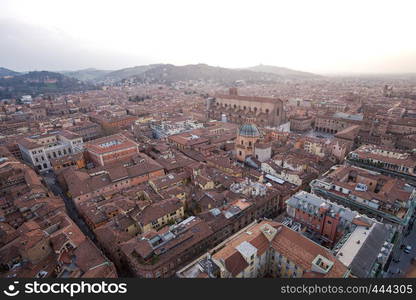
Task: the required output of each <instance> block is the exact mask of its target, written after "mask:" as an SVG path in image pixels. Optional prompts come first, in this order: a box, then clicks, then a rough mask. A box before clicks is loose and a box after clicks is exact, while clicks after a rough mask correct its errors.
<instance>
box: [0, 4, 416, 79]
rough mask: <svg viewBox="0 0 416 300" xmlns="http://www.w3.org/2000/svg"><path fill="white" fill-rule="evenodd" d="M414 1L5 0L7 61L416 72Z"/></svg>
mask: <svg viewBox="0 0 416 300" xmlns="http://www.w3.org/2000/svg"><path fill="white" fill-rule="evenodd" d="M415 12H416V1H415V0H409V1H405V0H394V1H393V0H391V1H384V0H378V1H376V0H374V1H372V0H368V1H364V0H348V1H347V0H345V1H337V0H327V1H325V0H290V1H289V0H284V1H278V0H270V1H262V0H254V1H244V0H239V1H233V0H219V1H217V0H204V1H202V0H190V1H185V0H183V1H182V0H166V1H161V0H145V1H140V0H132V1H128V0H118V1H115V0H113V1H105V0H100V1H98V0H97V1H93V0H71V1H63V0H62V1H56V0H44V1H43V0H36V1H34V0H27V1H25V0H0V66H4V67H7V68H11V69H14V70H18V71H24V70H33V69H37V70H40V69H48V70H66V69H82V68H88V67H94V68H101V69H116V68H123V67H129V66H135V65H141V64H148V63H172V64H177V65H183V64H193V63H207V64H210V65H214V66H223V67H233V68H234V67H235V68H237V67H247V66H252V65H257V64H259V63H262V64H270V65H276V66H282V67H288V68H293V69H298V70H303V71H310V72H317V73H332V72H365V73H376V72H383V73H388V72H416V30H415V29H416V23H415Z"/></svg>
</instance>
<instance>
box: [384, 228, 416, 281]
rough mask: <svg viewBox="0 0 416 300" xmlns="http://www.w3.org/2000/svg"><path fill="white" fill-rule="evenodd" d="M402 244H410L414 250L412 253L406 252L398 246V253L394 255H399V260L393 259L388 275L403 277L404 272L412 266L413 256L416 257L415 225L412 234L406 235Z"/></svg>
mask: <svg viewBox="0 0 416 300" xmlns="http://www.w3.org/2000/svg"><path fill="white" fill-rule="evenodd" d="M402 244H403V245H404V246H405V247H406V246H408V245H410V246H411V247H412V250H411V251H410V253H409V254H408V253H405V252H404V249H400V247H398V248H397V250H396V251H397V252H396V255H394V256H393V257H395V258H396V257H397V258H398V259H399V261H398V262H394V261H391V262H390V266H389V269H388V270H387V274H386V277H403V275H404V273H405V272H406V271H407V269H408V268H409V267H410V264H411V260H412V258H415V257H416V230H415V227H413V228H412V230H411V231H410V234H409V235H408V236H405V237H404V239H403V241H402Z"/></svg>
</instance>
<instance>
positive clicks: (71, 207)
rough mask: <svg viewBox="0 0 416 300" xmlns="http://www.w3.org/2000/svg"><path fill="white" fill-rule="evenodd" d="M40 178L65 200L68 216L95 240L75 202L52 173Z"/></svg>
mask: <svg viewBox="0 0 416 300" xmlns="http://www.w3.org/2000/svg"><path fill="white" fill-rule="evenodd" d="M42 178H43V179H44V180H45V183H46V185H47V186H48V188H49V189H50V190H51V191H52V192H53V193H54V194H55V195H56V196H58V197H61V198H62V199H63V200H64V202H65V207H66V210H67V213H68V216H69V217H70V218H71V219H72V220H73V221H74V222H75V224H77V225H78V227H79V228H80V229H81V231H82V232H83V233H84V234H85V235H86V236H88V237H89V238H90V239H91V240H92V241H95V235H94V233H93V232H92V231H91V230H90V228H89V227H88V225H87V224H85V222H84V220H83V219H82V218H81V217H80V216H79V214H78V211H77V209H76V208H75V204H74V202H73V201H72V199H70V198H69V197H68V196H67V195H66V194H65V193H64V191H63V190H62V188H61V187H60V186H59V184H58V183H57V182H56V177H55V175H54V174H53V173H47V174H43V175H42Z"/></svg>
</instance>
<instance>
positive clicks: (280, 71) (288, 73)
mask: <svg viewBox="0 0 416 300" xmlns="http://www.w3.org/2000/svg"><path fill="white" fill-rule="evenodd" d="M247 70H251V71H254V72H264V73H272V74H277V75H280V76H284V77H288V78H293V77H296V78H313V77H317V78H318V77H322V76H321V75H317V74H313V73H308V72H302V71H296V70H292V69H288V68H283V67H276V66H268V65H257V66H254V67H250V68H247Z"/></svg>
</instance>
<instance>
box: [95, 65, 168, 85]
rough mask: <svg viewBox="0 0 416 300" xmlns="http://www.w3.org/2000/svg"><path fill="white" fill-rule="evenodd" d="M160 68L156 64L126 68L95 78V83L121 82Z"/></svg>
mask: <svg viewBox="0 0 416 300" xmlns="http://www.w3.org/2000/svg"><path fill="white" fill-rule="evenodd" d="M158 66H161V65H159V64H155V65H144V66H135V67H131V68H125V69H120V70H116V71H112V72H109V73H107V74H104V75H102V76H99V77H97V78H95V81H97V82H110V83H111V82H117V81H121V80H123V79H126V78H129V77H132V76H136V75H140V74H143V73H144V72H146V71H148V70H150V69H153V68H156V67H158Z"/></svg>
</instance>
